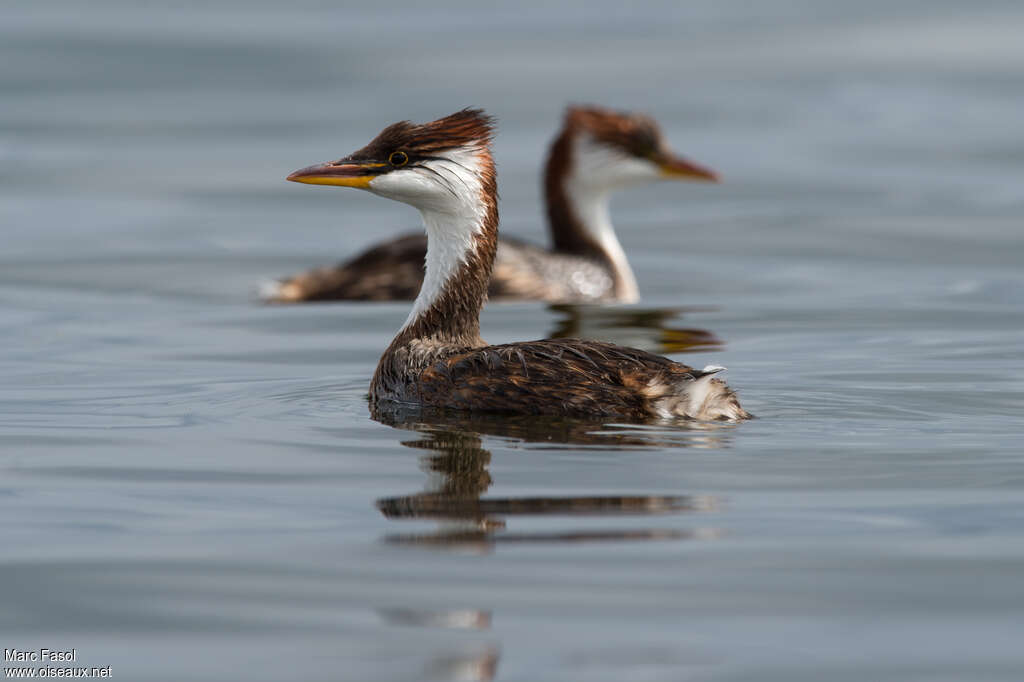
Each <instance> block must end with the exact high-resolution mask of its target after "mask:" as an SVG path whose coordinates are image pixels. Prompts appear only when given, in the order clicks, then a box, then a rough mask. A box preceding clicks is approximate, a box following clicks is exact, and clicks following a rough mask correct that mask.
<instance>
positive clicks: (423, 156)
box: [288, 109, 494, 215]
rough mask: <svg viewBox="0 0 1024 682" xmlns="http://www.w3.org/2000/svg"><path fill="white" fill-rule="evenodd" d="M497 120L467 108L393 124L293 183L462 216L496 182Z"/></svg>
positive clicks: (301, 173) (304, 171)
mask: <svg viewBox="0 0 1024 682" xmlns="http://www.w3.org/2000/svg"><path fill="white" fill-rule="evenodd" d="M492 131H493V121H492V119H491V117H490V116H487V115H486V114H484V113H483V111H481V110H479V109H463V110H462V111H459V112H456V113H454V114H451V115H450V116H445V117H444V118H440V119H438V120H436V121H431V122H430V123H423V124H414V123H410V122H408V121H400V122H398V123H393V124H391V125H389V126H388V127H387V128H385V129H384V130H383V131H381V133H380V134H379V135H378V136H377V137H376V138H374V140H373V141H372V142H370V144H368V145H366V146H365V147H363V148H362V149H360V150H358V151H356V152H353V153H351V154H349V155H348V156H346V157H344V158H341V159H338V160H337V161H330V162H328V163H321V164H317V165H314V166H309V167H307V168H303V169H301V170H297V171H295V172H294V173H292V174H291V175H289V176H288V179H289V180H291V181H292V182H302V183H306V184H309V185H336V186H341V187H356V188H358V189H365V190H369V191H370V192H373V193H374V194H377V195H380V196H382V197H387V198H388V199H394V200H395V201H401V202H403V203H406V204H410V205H412V206H415V207H416V208H418V209H420V210H421V211H430V212H435V213H449V214H457V215H458V214H462V213H464V212H465V211H466V210H472V205H473V204H475V203H478V202H479V197H480V194H481V192H484V191H486V189H487V187H488V185H489V184H490V185H493V183H494V163H493V161H492V159H491V153H490V140H491V135H492Z"/></svg>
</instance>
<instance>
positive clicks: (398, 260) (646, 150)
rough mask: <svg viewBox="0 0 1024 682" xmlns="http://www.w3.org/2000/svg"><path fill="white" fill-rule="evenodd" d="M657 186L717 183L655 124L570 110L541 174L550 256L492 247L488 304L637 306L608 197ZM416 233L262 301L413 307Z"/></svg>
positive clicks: (274, 287) (511, 245) (422, 244)
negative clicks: (405, 302)
mask: <svg viewBox="0 0 1024 682" xmlns="http://www.w3.org/2000/svg"><path fill="white" fill-rule="evenodd" d="M660 179H676V180H705V181H717V179H718V178H717V176H716V175H715V174H714V172H712V171H710V170H708V169H706V168H702V167H701V166H698V165H697V164H695V163H693V162H691V161H688V160H686V159H684V158H682V157H680V156H677V155H675V154H674V153H673V152H672V151H671V150H670V149H669V147H668V145H667V143H666V142H665V140H664V138H663V137H662V134H661V130H660V129H659V127H658V124H657V123H656V122H655V121H654V119H652V118H650V117H648V116H644V115H642V114H636V113H625V112H617V111H610V110H607V109H600V108H597V107H569V108H568V109H567V110H566V113H565V118H564V120H563V125H562V130H561V132H559V134H558V136H557V137H556V138H555V140H554V142H552V144H551V148H550V150H549V152H548V159H547V165H546V168H545V173H544V194H545V199H546V202H547V217H548V228H549V230H550V232H551V240H552V247H553V250H551V251H549V250H547V249H544V248H542V247H539V246H535V245H532V244H529V243H527V242H522V241H519V240H515V239H507V238H502V239H499V240H498V252H497V256H496V258H495V261H494V271H493V273H492V275H491V282H490V288H489V293H490V297H491V298H492V299H534V300H544V301H549V302H552V303H573V302H576V303H582V302H602V303H612V302H617V303H635V302H637V301H638V300H639V299H640V292H639V289H638V288H637V283H636V277H634V275H633V270H632V269H631V268H630V267H629V261H628V260H627V259H626V254H625V252H624V251H623V250H622V246H621V245H620V244H619V240H618V237H616V235H615V229H614V228H613V227H612V222H611V218H610V214H609V211H608V203H609V199H610V197H611V193H612V192H613V191H615V190H616V189H620V188H624V187H631V186H636V185H642V184H646V183H650V182H655V181H657V180H660ZM426 252H427V239H426V237H425V236H424V235H423V234H422V233H417V234H411V235H405V236H402V237H399V238H397V239H395V240H393V241H390V242H386V243H383V244H378V245H377V246H375V247H372V248H371V249H369V250H368V251H366V252H364V253H362V254H360V255H359V256H356V257H355V258H353V259H352V260H350V261H348V262H346V263H342V264H340V265H337V266H334V267H324V268H317V269H315V270H310V271H308V272H305V273H302V274H300V275H295V276H292V277H288V278H285V279H284V280H281V281H276V282H271V283H269V284H268V285H267V286H266V287H265V288H264V290H263V292H262V293H263V298H264V300H266V301H268V302H275V303H294V302H299V301H324V300H332V299H347V300H395V299H401V300H412V299H414V298H415V297H416V293H417V292H418V291H419V289H420V285H421V284H422V282H423V258H424V256H425V255H426Z"/></svg>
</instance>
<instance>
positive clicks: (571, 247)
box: [544, 132, 640, 303]
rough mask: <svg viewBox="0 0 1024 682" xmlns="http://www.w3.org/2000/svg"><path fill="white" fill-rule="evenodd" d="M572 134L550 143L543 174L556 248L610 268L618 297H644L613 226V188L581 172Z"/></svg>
mask: <svg viewBox="0 0 1024 682" xmlns="http://www.w3.org/2000/svg"><path fill="white" fill-rule="evenodd" d="M575 156H576V154H575V151H574V145H573V139H572V135H571V134H569V133H567V132H566V133H563V134H562V135H561V136H559V138H558V139H557V140H555V142H554V144H553V145H552V146H551V151H550V154H549V156H548V164H547V167H546V169H545V174H544V176H545V177H544V193H545V199H546V203H547V210H548V229H549V230H550V231H551V241H552V243H553V245H554V249H555V251H560V252H562V253H571V254H575V255H579V256H585V257H587V258H592V259H594V260H597V261H599V262H601V263H602V264H604V265H605V266H607V267H608V269H609V271H610V274H611V276H612V282H613V290H614V294H615V297H616V298H617V299H619V300H621V301H623V302H625V303H636V302H637V301H639V300H640V289H639V287H638V286H637V283H636V276H635V275H634V274H633V269H632V268H631V267H630V266H629V261H628V260H627V259H626V252H625V251H623V250H622V244H620V243H619V238H618V236H617V235H616V234H615V228H614V227H613V226H612V219H611V212H610V210H609V203H610V201H611V193H612V189H613V188H612V187H609V186H605V185H600V184H595V183H592V182H584V181H583V180H582V179H581V177H580V175H581V174H580V173H578V172H576V171H577V169H576V167H575V166H576V165H577V164H578V163H579V159H574V157H575Z"/></svg>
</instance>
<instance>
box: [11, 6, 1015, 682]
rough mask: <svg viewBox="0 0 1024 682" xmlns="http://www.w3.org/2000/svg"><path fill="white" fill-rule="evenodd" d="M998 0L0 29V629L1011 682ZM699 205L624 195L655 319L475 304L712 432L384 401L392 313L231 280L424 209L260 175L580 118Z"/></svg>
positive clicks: (323, 655)
mask: <svg viewBox="0 0 1024 682" xmlns="http://www.w3.org/2000/svg"><path fill="white" fill-rule="evenodd" d="M1022 26H1024V10H1022V9H1021V8H1020V7H1019V6H1018V5H1017V4H1016V3H1011V2H1001V3H1000V2H990V3H977V4H973V5H971V6H965V5H963V4H962V3H952V2H949V3H944V2H939V3H936V2H927V3H925V2H904V3H897V4H895V5H893V4H892V3H882V2H866V3H865V2H861V3H856V5H851V4H849V3H811V2H795V1H794V2H781V3H772V4H771V5H765V6H764V7H761V6H758V7H756V8H751V7H749V4H748V3H720V2H714V3H712V2H708V3H696V4H694V3H688V4H686V5H685V6H677V4H676V3H664V4H662V3H650V4H644V5H640V6H634V5H631V6H629V7H625V6H622V5H620V4H608V3H606V4H604V5H602V4H601V3H597V4H595V3H587V4H586V5H582V4H581V5H569V6H565V7H563V8H559V9H554V8H552V7H550V6H548V5H547V4H545V3H533V4H530V3H528V4H527V5H524V6H520V7H517V8H511V7H510V8H506V9H503V10H483V9H481V8H480V7H478V6H477V5H476V4H472V3H455V4H445V5H441V6H438V5H437V4H436V3H434V4H431V5H430V6H426V5H422V6H421V5H419V4H416V3H399V4H398V5H396V4H394V3H390V4H388V5H387V6H380V7H373V6H369V5H366V4H365V3H363V4H359V5H355V6H349V7H345V6H340V5H332V4H329V3H320V2H312V1H311V2H299V3H287V4H281V3H269V2H263V1H260V2H245V3H242V2H231V1H222V2H216V3H188V4H186V5H185V6H183V7H181V6H175V7H173V8H172V7H171V6H158V5H151V4H139V3H134V2H117V1H114V0H106V1H103V2H92V3H90V4H89V7H88V8H87V9H86V8H83V7H82V6H81V4H80V3H73V2H60V1H58V2H47V3H20V4H16V5H14V6H10V7H8V8H6V9H5V13H4V21H3V22H0V92H2V94H3V106H2V107H0V160H2V161H3V163H2V164H0V178H2V184H0V224H2V225H3V228H2V229H3V235H4V248H3V251H2V253H0V333H2V335H3V338H4V343H3V344H2V346H0V377H2V381H0V446H2V450H0V469H2V471H3V477H2V482H0V507H2V512H0V519H2V520H0V541H2V545H0V546H2V547H3V548H4V552H5V554H4V558H3V560H0V585H2V586H3V594H4V596H3V599H2V601H0V604H2V605H0V639H2V641H3V646H4V647H19V648H32V647H35V648H39V647H44V646H45V647H50V648H62V647H66V648H70V647H75V648H76V649H77V651H78V659H79V660H78V664H80V665H90V666H91V665H96V666H105V665H111V666H112V672H113V676H114V679H121V680H166V679H180V680H213V679H245V680H279V679H368V678H372V679H386V680H408V679H491V678H494V679H504V680H520V679H521V680H541V679H550V680H564V679H586V680H621V679H636V680H662V679H665V680H677V679H695V680H711V679H714V680H747V679H757V680H759V682H764V681H766V680H787V682H792V681H793V680H809V681H810V680H823V679H828V680H833V681H842V680H863V679H871V680H890V679H891V680H979V679H985V680H1018V679H1020V671H1021V670H1022V669H1024V654H1022V653H1021V649H1020V645H1019V642H1020V640H1021V635H1022V634H1024V632H1022V629H1021V626H1020V623H1021V614H1022V609H1024V582H1022V581H1021V579H1020V576H1021V574H1022V571H1024V467H1022V464H1024V458H1022V455H1021V448H1020V443H1021V436H1022V433H1021V432H1022V419H1021V415H1022V414H1024V364H1022V360H1024V350H1022V349H1024V274H1022V269H1021V264H1022V263H1024V240H1022V237H1021V222H1020V215H1021V212H1022V209H1024V201H1022V194H1021V187H1022V186H1024V145H1022V143H1021V140H1022V139H1024V137H1022V136H1021V120H1020V112H1021V111H1022V110H1024V87H1022V86H1024V72H1022V71H1021V68H1020V65H1021V63H1022V61H1021V60H1022V58H1024V48H1022V45H1024V43H1021V41H1020V39H1019V36H1020V29H1021V27H1022ZM570 101H575V102H596V103H600V104H605V105H610V106H618V107H624V108H637V109H641V110H645V111H648V112H650V113H652V114H654V115H655V116H656V117H657V118H658V119H659V120H660V121H661V122H662V123H663V125H664V128H665V131H666V134H667V136H668V137H669V139H670V140H671V141H672V142H673V144H674V145H675V146H676V147H677V148H678V150H679V151H681V152H683V153H685V154H687V155H688V156H690V157H692V158H694V159H696V160H698V161H700V162H702V163H706V164H707V165H709V166H711V167H713V168H715V169H716V170H718V171H720V172H721V173H722V174H723V176H724V177H725V179H726V181H725V182H724V183H723V184H722V185H720V186H700V185H691V186H687V185H658V186H654V187H649V188H643V189H640V190H636V191H634V192H631V193H630V194H628V195H623V196H621V197H618V198H617V199H616V201H615V203H614V205H613V214H614V219H615V222H616V224H617V225H618V226H619V229H620V233H621V236H622V240H623V242H624V244H625V248H626V250H627V252H628V253H629V256H630V258H631V260H632V262H633V264H634V268H635V269H636V271H637V277H638V280H639V282H640V287H641V291H642V295H643V298H644V301H643V304H642V305H641V306H640V307H639V308H638V309H625V310H618V311H615V312H612V313H608V312H605V313H600V312H594V311H587V310H579V309H573V308H548V307H545V306H543V305H539V304H529V303H524V304H508V305H492V306H489V307H488V308H487V310H486V311H485V314H484V316H483V328H484V333H485V337H486V338H487V339H488V340H489V341H491V342H495V343H500V342H505V341H512V340H516V339H528V338H542V337H545V336H549V335H559V336H564V335H567V334H575V333H585V334H597V335H600V336H610V337H612V338H615V339H616V340H619V341H621V342H627V343H631V344H635V345H644V346H645V347H651V348H661V349H663V350H664V351H665V352H671V353H673V357H675V358H677V359H680V360H683V361H687V362H690V363H691V364H694V365H698V366H703V365H705V364H712V363H714V364H721V365H726V366H728V367H729V368H730V372H729V380H730V383H731V384H732V385H733V386H734V387H736V388H737V389H738V390H739V392H740V394H741V397H742V398H743V401H744V405H745V406H746V407H747V408H748V409H750V410H751V411H752V412H754V413H756V414H757V415H758V416H759V419H757V420H755V421H752V422H749V423H745V424H742V425H739V426H724V427H723V426H714V427H703V426H686V425H677V426H672V425H655V426H638V425H625V424H599V423H598V424H595V423H581V422H566V421H564V420H563V421H559V420H547V421H540V422H529V421H527V422H526V423H524V422H523V421H522V420H503V419H473V420H466V419H458V418H450V419H434V420H431V421H423V420H419V421H417V420H415V419H412V420H390V421H391V422H392V423H381V422H378V421H375V420H373V419H371V418H370V414H369V410H368V407H367V405H366V401H365V392H366V388H367V383H368V380H369V377H370V375H371V373H372V371H373V368H374V366H375V363H376V360H377V357H378V356H379V354H380V352H381V350H382V348H383V347H384V346H385V345H386V343H387V342H388V340H389V339H390V337H391V335H392V334H393V332H394V330H395V329H396V328H397V327H398V326H399V325H400V324H401V322H402V320H404V318H405V315H406V314H407V305H405V304H380V305H356V304H339V305H314V306H303V307H293V308H288V307H264V306H261V305H258V304H257V303H256V302H255V300H254V298H253V296H254V292H255V291H256V288H257V287H258V285H259V283H260V282H261V281H264V280H265V279H266V278H270V277H274V276H278V275H283V274H286V273H288V272H292V271H297V270H301V269H303V268H306V267H309V266H313V265H321V264H325V263H329V262H332V261H334V260H337V259H340V258H342V257H343V256H345V255H346V254H350V253H353V252H355V251H357V250H358V249H360V248H362V247H364V246H366V245H369V244H371V243H373V242H375V241H378V240H380V239H382V238H384V237H386V236H388V235H390V234H398V233H401V232H403V231H406V230H408V229H412V228H415V227H416V224H417V216H416V215H415V213H414V212H413V211H412V210H411V209H409V208H408V207H405V206H402V205H398V204H392V203H390V202H385V201H382V200H380V199H377V198H375V197H372V196H370V195H367V194H362V193H357V192H351V191H345V190H335V189H332V188H309V187H300V186H296V185H291V184H288V183H285V182H284V181H283V178H284V176H285V175H287V173H289V172H290V171H292V170H294V169H295V168H299V167H302V166H305V165H308V164H310V163H314V162H318V161H323V160H327V159H330V158H336V157H338V156H340V155H341V154H344V153H347V152H349V151H351V150H353V149H356V148H358V147H360V146H362V145H363V144H364V143H365V142H366V141H367V140H368V139H369V138H370V137H371V136H372V135H374V134H375V133H376V132H377V131H378V130H379V129H380V128H381V127H382V126H383V125H385V124H386V123H389V122H392V121H393V120H397V119H401V118H410V119H413V120H427V119H431V118H434V117H437V116H440V115H444V114H446V113H449V112H450V111H453V110H455V109H457V108H461V107H463V106H466V105H479V106H483V107H485V108H486V109H488V110H489V111H490V112H491V113H493V114H495V115H497V116H498V118H499V120H500V133H499V137H498V139H497V142H496V146H495V153H496V156H497V160H498V164H499V173H500V179H499V182H500V186H501V194H502V203H501V211H502V229H503V230H505V231H507V232H508V233H515V234H517V235H519V236H523V237H526V238H531V239H535V240H538V241H542V240H543V239H544V231H543V225H542V222H541V215H542V212H541V210H540V208H539V206H540V204H539V183H538V169H539V166H540V159H541V157H542V155H543V153H544V149H545V147H546V144H547V143H548V141H549V140H550V138H551V137H552V135H553V134H554V131H555V129H556V127H557V124H558V119H559V115H560V111H561V109H562V107H563V106H564V104H565V103H567V102H570Z"/></svg>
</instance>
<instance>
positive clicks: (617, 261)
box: [566, 174, 640, 303]
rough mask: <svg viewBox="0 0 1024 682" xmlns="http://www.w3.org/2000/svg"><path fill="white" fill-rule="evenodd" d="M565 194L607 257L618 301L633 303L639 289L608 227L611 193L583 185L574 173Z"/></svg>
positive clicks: (637, 297) (611, 229) (619, 245)
mask: <svg viewBox="0 0 1024 682" xmlns="http://www.w3.org/2000/svg"><path fill="white" fill-rule="evenodd" d="M566 194H567V195H568V196H567V200H568V202H569V205H570V207H571V208H572V211H573V212H574V213H575V214H576V217H577V218H579V221H580V224H581V225H582V226H583V229H584V230H585V231H586V232H587V234H588V235H590V237H591V238H593V239H594V241H596V242H597V244H598V245H599V246H600V247H601V249H602V250H603V251H604V252H605V253H606V254H607V255H608V259H609V260H610V261H611V265H612V268H613V269H614V270H615V273H616V276H617V280H618V282H619V288H620V291H619V294H620V298H621V300H622V302H623V303H636V302H637V301H639V300H640V288H639V287H638V286H637V283H636V276H635V275H634V274H633V269H632V268H631V267H629V261H628V260H627V259H626V252H625V251H623V250H622V244H620V243H619V238H618V236H617V235H616V234H615V227H614V226H613V225H612V218H611V212H610V211H609V207H608V205H609V203H610V200H611V190H609V189H604V188H596V187H592V186H588V185H584V184H583V183H580V182H578V181H577V180H576V178H575V174H574V175H573V176H570V177H569V179H568V182H567V183H566Z"/></svg>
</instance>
